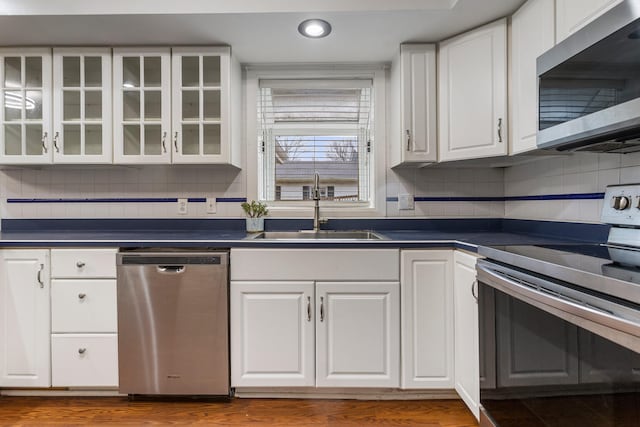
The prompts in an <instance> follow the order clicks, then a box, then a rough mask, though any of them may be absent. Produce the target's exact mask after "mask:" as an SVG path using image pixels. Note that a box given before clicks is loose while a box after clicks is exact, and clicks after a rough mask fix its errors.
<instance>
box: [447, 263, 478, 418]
mask: <svg viewBox="0 0 640 427" xmlns="http://www.w3.org/2000/svg"><path fill="white" fill-rule="evenodd" d="M477 259H478V257H477V256H476V255H472V254H470V253H467V252H462V251H455V252H454V254H453V263H454V267H453V294H454V295H453V304H454V316H455V329H454V337H455V357H454V362H455V363H454V364H455V373H456V374H455V388H456V391H457V392H458V394H459V395H460V397H461V398H462V400H464V403H466V404H467V407H468V408H469V409H470V410H471V412H473V415H474V416H475V417H476V418H479V417H480V353H479V347H478V346H479V322H478V299H477V296H478V294H477V292H478V286H477V283H476V261H477Z"/></svg>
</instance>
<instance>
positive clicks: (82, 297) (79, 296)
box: [78, 294, 87, 300]
mask: <svg viewBox="0 0 640 427" xmlns="http://www.w3.org/2000/svg"><path fill="white" fill-rule="evenodd" d="M86 296H87V294H78V299H81V300H83V299H84V298H85V297H86Z"/></svg>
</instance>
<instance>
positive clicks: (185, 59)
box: [172, 47, 231, 163]
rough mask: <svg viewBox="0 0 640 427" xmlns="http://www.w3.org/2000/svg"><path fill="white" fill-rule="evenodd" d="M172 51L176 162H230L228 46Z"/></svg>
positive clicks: (229, 65) (174, 150)
mask: <svg viewBox="0 0 640 427" xmlns="http://www.w3.org/2000/svg"><path fill="white" fill-rule="evenodd" d="M172 54H173V55H172V76H173V79H172V84H173V86H172V91H173V95H174V96H173V132H174V133H173V163H231V152H230V149H231V146H230V139H229V138H230V123H229V120H230V108H229V102H230V98H229V90H230V84H231V82H230V78H231V61H230V50H229V48H226V47H199V48H174V49H173V51H172Z"/></svg>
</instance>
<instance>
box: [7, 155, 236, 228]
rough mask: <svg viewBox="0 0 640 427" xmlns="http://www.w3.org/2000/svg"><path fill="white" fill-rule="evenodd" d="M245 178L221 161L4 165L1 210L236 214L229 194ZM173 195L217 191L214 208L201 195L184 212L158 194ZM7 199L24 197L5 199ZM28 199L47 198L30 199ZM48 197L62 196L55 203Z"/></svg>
mask: <svg viewBox="0 0 640 427" xmlns="http://www.w3.org/2000/svg"><path fill="white" fill-rule="evenodd" d="M244 179H245V174H244V173H243V172H242V171H240V170H239V169H236V168H233V167H224V166H200V165H192V166H186V165H180V166H144V167H123V166H94V167H91V168H89V167H71V166H47V167H42V168H38V169H33V168H12V169H4V170H1V171H0V198H1V199H2V205H1V206H0V208H1V212H0V215H1V216H2V218H5V219H6V218H172V217H176V218H207V217H241V216H243V214H242V210H241V209H240V206H239V203H238V201H237V200H234V199H237V198H243V197H245V191H246V190H245V187H246V186H245V182H244ZM177 197H181V198H182V197H184V198H194V199H204V198H206V197H217V198H219V203H217V204H216V207H217V212H216V214H207V213H206V205H205V203H204V200H196V201H194V202H191V203H189V204H188V212H187V214H186V215H178V208H177V203H176V202H175V201H167V200H162V199H167V198H177ZM7 199H9V200H10V201H11V199H23V200H22V201H21V202H17V201H16V200H13V202H12V203H8V202H7ZM24 199H27V200H24ZM28 199H49V200H48V201H47V202H44V203H42V202H41V203H38V202H35V203H34V202H33V201H32V200H28ZM52 199H66V201H65V202H62V201H61V202H58V203H55V202H53V200H52ZM68 199H71V200H68ZM83 199H85V200H83ZM86 199H102V200H103V201H102V202H99V203H96V202H87V200H86ZM108 199H112V200H111V201H109V200H108ZM113 199H115V200H113Z"/></svg>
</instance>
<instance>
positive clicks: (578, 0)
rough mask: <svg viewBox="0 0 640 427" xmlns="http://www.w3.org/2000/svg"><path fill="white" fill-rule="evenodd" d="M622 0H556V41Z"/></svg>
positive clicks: (558, 41)
mask: <svg viewBox="0 0 640 427" xmlns="http://www.w3.org/2000/svg"><path fill="white" fill-rule="evenodd" d="M622 1H623V0H556V43H560V42H561V41H562V40H564V39H566V38H567V37H569V36H570V35H571V34H573V33H575V32H576V31H578V30H579V29H580V28H582V27H584V26H585V25H587V24H588V23H589V22H591V21H593V20H594V19H596V18H598V17H599V16H600V15H602V14H603V13H605V12H606V11H607V10H609V9H611V8H612V7H614V6H616V5H617V4H619V3H622Z"/></svg>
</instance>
